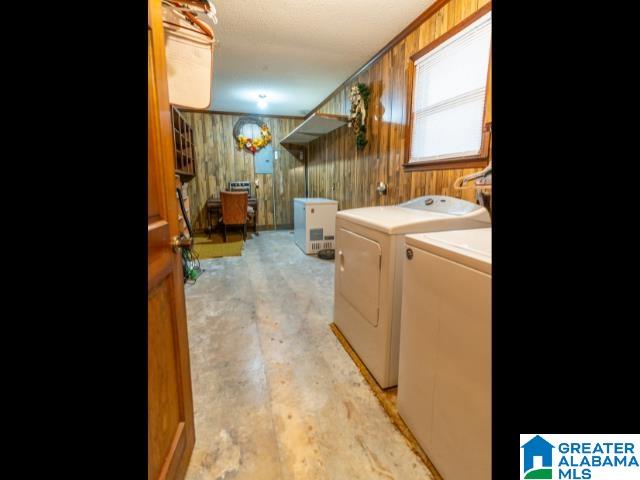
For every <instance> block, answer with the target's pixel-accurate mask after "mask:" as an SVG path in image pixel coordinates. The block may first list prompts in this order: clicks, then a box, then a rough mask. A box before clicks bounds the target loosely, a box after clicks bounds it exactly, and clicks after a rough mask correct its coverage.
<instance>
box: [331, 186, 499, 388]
mask: <svg viewBox="0 0 640 480" xmlns="http://www.w3.org/2000/svg"><path fill="white" fill-rule="evenodd" d="M490 225H491V217H490V216H489V212H488V211H487V209H486V208H484V207H481V206H479V205H476V204H474V203H471V202H467V201H466V200H461V199H459V198H453V197H446V196H438V195H430V196H424V197H419V198H416V199H413V200H411V201H409V202H406V203H403V204H400V205H395V206H388V207H367V208H355V209H351V210H342V211H340V212H338V213H337V215H336V247H335V249H336V261H335V302H334V320H333V321H334V323H335V324H336V326H337V327H338V328H339V330H340V332H341V333H342V334H343V335H344V336H345V338H346V339H347V341H348V342H349V344H350V345H351V347H352V348H353V349H354V350H355V352H356V353H357V354H358V356H359V357H360V359H361V360H362V362H363V363H364V364H365V365H366V367H367V368H368V369H369V371H370V372H371V374H372V375H373V376H374V378H375V379H376V381H377V382H378V383H379V384H380V386H381V387H382V388H388V387H392V386H394V385H397V383H398V348H399V344H400V306H401V304H402V265H403V258H404V236H405V235H406V234H407V233H419V232H433V231H442V230H457V229H467V228H482V227H488V226H490Z"/></svg>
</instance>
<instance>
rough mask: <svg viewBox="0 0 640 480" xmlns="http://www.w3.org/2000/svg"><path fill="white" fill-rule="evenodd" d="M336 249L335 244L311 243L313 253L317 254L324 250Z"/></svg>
mask: <svg viewBox="0 0 640 480" xmlns="http://www.w3.org/2000/svg"><path fill="white" fill-rule="evenodd" d="M328 248H331V249H333V248H334V242H333V241H331V242H311V251H312V252H317V251H319V250H324V249H328Z"/></svg>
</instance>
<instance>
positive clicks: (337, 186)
mask: <svg viewBox="0 0 640 480" xmlns="http://www.w3.org/2000/svg"><path fill="white" fill-rule="evenodd" d="M488 2H489V0H450V1H449V2H447V3H446V4H444V5H443V6H442V7H441V8H440V9H439V10H437V12H436V13H435V14H434V15H432V16H431V17H430V18H428V19H427V20H425V21H424V22H423V23H422V24H420V25H419V26H418V27H416V28H415V29H414V30H413V31H412V32H411V33H410V34H409V35H408V36H406V37H405V38H404V39H403V40H401V41H400V42H399V43H397V44H396V45H395V46H393V48H391V49H390V50H389V51H388V52H386V53H385V54H384V55H383V56H382V57H381V58H379V59H378V60H377V61H376V62H375V63H373V64H372V65H371V66H369V68H367V69H366V70H365V71H363V72H362V73H361V74H360V75H358V77H357V78H356V79H355V80H354V81H353V82H349V84H348V85H346V86H345V87H343V88H342V89H340V90H339V91H338V92H336V93H335V94H333V95H332V96H331V97H330V98H329V99H328V100H327V101H325V102H324V103H323V104H322V105H320V107H319V108H318V109H317V110H316V111H317V112H320V113H331V114H341V115H348V114H349V109H350V107H351V103H350V101H349V89H350V87H351V85H353V84H355V83H358V82H362V83H365V84H367V85H368V86H369V88H370V89H371V95H370V98H369V110H368V112H367V120H366V127H367V139H368V140H369V143H368V144H367V146H366V147H365V148H364V149H363V150H357V149H356V147H355V137H354V135H353V132H352V130H350V129H349V128H348V127H346V126H345V127H341V128H340V129H338V130H335V131H333V132H331V133H330V134H328V135H326V136H324V137H320V138H319V139H317V140H314V141H313V142H311V143H310V145H309V159H308V167H307V168H308V171H307V173H308V189H309V191H308V195H309V196H310V197H327V198H333V199H335V200H338V207H339V209H341V210H342V209H347V208H357V207H365V206H372V205H394V204H397V203H400V202H403V201H406V200H409V199H411V198H414V197H417V196H420V195H450V196H454V197H459V198H464V199H466V200H469V201H473V202H475V193H474V191H473V190H454V189H453V183H454V181H455V180H456V178H458V177H460V176H461V175H467V174H469V173H473V172H476V171H478V170H480V169H478V168H475V169H450V170H437V171H431V172H413V173H409V172H405V171H404V169H403V167H402V164H403V162H404V158H405V127H406V125H407V115H406V108H407V66H408V65H409V62H410V58H409V57H410V56H411V55H413V54H414V53H415V52H417V51H418V50H420V49H421V48H423V47H425V46H426V45H427V44H429V43H430V42H432V41H433V40H435V39H436V38H438V37H439V36H440V35H442V34H444V33H445V32H447V31H448V30H449V29H451V28H453V27H454V26H455V25H457V24H458V23H460V22H461V21H462V20H464V19H465V18H466V17H468V16H469V15H471V14H473V13H474V12H475V11H476V10H478V8H480V7H481V6H483V5H485V4H486V3H488ZM487 88H488V95H489V98H488V99H487V122H490V121H491V97H490V95H491V93H490V92H491V85H490V84H489V85H488V86H487ZM380 181H382V182H385V183H386V184H387V189H388V190H387V194H386V195H379V194H378V193H377V191H376V186H377V184H378V182H380Z"/></svg>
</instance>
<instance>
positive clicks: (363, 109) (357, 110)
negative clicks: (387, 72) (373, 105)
mask: <svg viewBox="0 0 640 480" xmlns="http://www.w3.org/2000/svg"><path fill="white" fill-rule="evenodd" d="M369 94H370V91H369V87H367V86H366V85H365V84H364V83H358V84H357V85H354V86H352V87H351V115H350V117H349V122H350V126H351V127H353V131H354V133H355V135H356V146H357V147H358V150H362V149H363V148H364V147H365V145H366V144H367V143H368V140H367V127H366V125H365V120H366V115H367V107H368V106H369Z"/></svg>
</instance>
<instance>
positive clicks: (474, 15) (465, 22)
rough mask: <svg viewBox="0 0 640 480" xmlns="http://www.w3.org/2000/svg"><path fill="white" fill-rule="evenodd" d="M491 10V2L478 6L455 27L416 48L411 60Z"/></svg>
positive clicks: (422, 54) (427, 51)
mask: <svg viewBox="0 0 640 480" xmlns="http://www.w3.org/2000/svg"><path fill="white" fill-rule="evenodd" d="M490 11H491V2H489V3H487V4H485V5H483V6H482V7H480V8H479V9H478V10H477V11H476V12H474V13H472V14H471V15H469V16H468V17H467V18H465V19H464V20H462V21H461V22H460V23H459V24H457V25H456V26H455V27H453V28H451V29H450V30H448V31H446V32H445V33H443V34H442V35H440V36H439V37H438V38H436V39H435V40H434V41H433V42H431V43H430V44H429V45H426V46H425V47H424V48H421V49H420V50H418V51H417V52H416V53H414V54H413V55H411V61H412V62H415V61H416V60H417V59H418V58H420V57H422V56H424V55H426V54H427V53H429V52H430V51H431V50H433V49H434V48H436V47H437V46H438V45H441V44H443V43H444V42H446V41H447V40H449V39H450V38H451V37H453V36H454V35H456V34H458V33H460V32H461V31H462V30H464V29H465V28H467V27H468V26H469V25H471V24H472V23H473V22H475V21H476V20H478V19H479V18H480V17H482V16H484V15H486V14H487V13H489V12H490Z"/></svg>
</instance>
